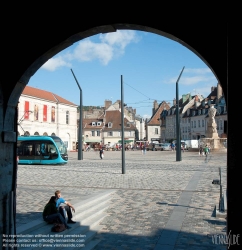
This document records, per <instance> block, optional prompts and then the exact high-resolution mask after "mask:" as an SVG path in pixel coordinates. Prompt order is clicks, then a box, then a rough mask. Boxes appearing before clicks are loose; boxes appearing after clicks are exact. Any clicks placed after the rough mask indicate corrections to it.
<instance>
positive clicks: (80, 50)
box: [42, 30, 141, 71]
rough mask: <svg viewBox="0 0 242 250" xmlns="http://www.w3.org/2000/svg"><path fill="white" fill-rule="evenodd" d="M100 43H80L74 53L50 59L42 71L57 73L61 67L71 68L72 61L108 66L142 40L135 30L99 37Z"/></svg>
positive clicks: (69, 52) (86, 40) (87, 40)
mask: <svg viewBox="0 0 242 250" xmlns="http://www.w3.org/2000/svg"><path fill="white" fill-rule="evenodd" d="M99 39H100V42H99V43H98V42H92V41H91V40H90V38H87V39H84V40H83V41H80V42H79V43H78V44H77V46H76V47H75V48H74V50H73V52H71V51H70V50H68V52H65V54H63V53H62V52H61V53H62V54H61V55H58V56H56V57H53V58H51V59H49V60H48V61H47V62H46V63H45V64H44V65H43V66H42V69H46V70H49V71H55V70H56V69H58V68H60V67H70V66H71V63H70V61H73V60H77V61H80V62H90V61H94V60H99V61H100V63H101V64H102V65H107V64H108V63H109V62H110V61H111V60H113V59H114V58H117V57H118V56H120V55H123V54H124V52H125V48H126V47H127V45H129V44H130V43H137V42H138V41H139V40H140V39H141V38H140V37H138V36H137V33H136V32H135V31H133V30H125V31H120V30H118V31H116V32H112V33H107V34H105V35H104V34H101V35H100V36H99Z"/></svg>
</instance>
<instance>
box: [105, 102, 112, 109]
mask: <svg viewBox="0 0 242 250" xmlns="http://www.w3.org/2000/svg"><path fill="white" fill-rule="evenodd" d="M111 105H112V101H109V100H105V102H104V107H105V109H108V108H109V107H110V106H111Z"/></svg>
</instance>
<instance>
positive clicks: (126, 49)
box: [28, 30, 218, 118]
mask: <svg viewBox="0 0 242 250" xmlns="http://www.w3.org/2000/svg"><path fill="white" fill-rule="evenodd" d="M183 68H184V70H183V72H182V69H183ZM72 72H73V73H74V75H75V77H76V79H77V81H78V83H79V85H80V87H81V90H82V105H83V106H104V102H105V100H110V101H112V103H114V102H116V101H117V100H121V86H122V84H121V81H122V82H123V102H124V103H125V104H127V106H128V107H132V108H133V109H136V114H137V115H140V116H141V117H144V118H149V117H151V116H152V108H153V103H154V101H155V100H156V101H157V102H158V104H160V103H161V102H163V101H166V102H170V105H171V106H172V105H173V99H174V98H176V82H177V81H178V77H179V75H180V73H181V72H182V74H181V77H180V79H179V81H178V94H179V98H181V96H182V95H183V94H188V93H190V94H191V95H195V94H200V95H203V97H207V96H208V95H209V94H210V92H211V87H213V86H215V87H216V86H217V83H218V81H217V79H216V77H215V75H214V74H213V72H212V71H211V70H210V68H209V67H208V66H207V65H206V64H205V63H204V62H203V61H202V60H201V59H200V58H199V57H198V56H197V55H196V54H195V53H193V52H192V51H191V50H189V49H188V48H186V47H184V46H183V45H181V44H180V43H178V42H176V41H173V40H171V39H168V38H166V37H163V36H160V35H156V34H153V33H149V32H143V31H136V30H122V31H121V30H118V31H116V32H112V33H106V34H97V35H94V36H91V37H88V38H85V39H83V40H80V41H78V42H76V43H74V44H73V45H72V46H70V47H68V48H66V49H65V50H63V51H61V52H60V53H58V54H56V55H55V56H54V57H53V58H51V59H49V60H48V61H47V62H46V63H45V64H44V65H42V67H41V68H40V69H39V70H38V71H37V72H36V73H35V74H34V75H33V76H32V77H31V78H30V81H29V83H28V85H29V86H32V87H35V88H38V89H42V90H46V91H50V92H52V93H55V94H57V95H59V96H61V97H63V98H65V99H66V100H68V101H71V102H73V103H74V104H76V105H79V104H80V90H79V87H78V84H77V82H76V80H75V78H74V76H73V74H72Z"/></svg>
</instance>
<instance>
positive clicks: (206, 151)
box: [203, 145, 208, 156]
mask: <svg viewBox="0 0 242 250" xmlns="http://www.w3.org/2000/svg"><path fill="white" fill-rule="evenodd" d="M203 150H204V154H205V156H208V145H206V146H205V147H204V149H203Z"/></svg>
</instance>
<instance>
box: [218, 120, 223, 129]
mask: <svg viewBox="0 0 242 250" xmlns="http://www.w3.org/2000/svg"><path fill="white" fill-rule="evenodd" d="M219 125H220V128H219V129H220V130H222V129H223V120H220V123H219Z"/></svg>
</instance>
